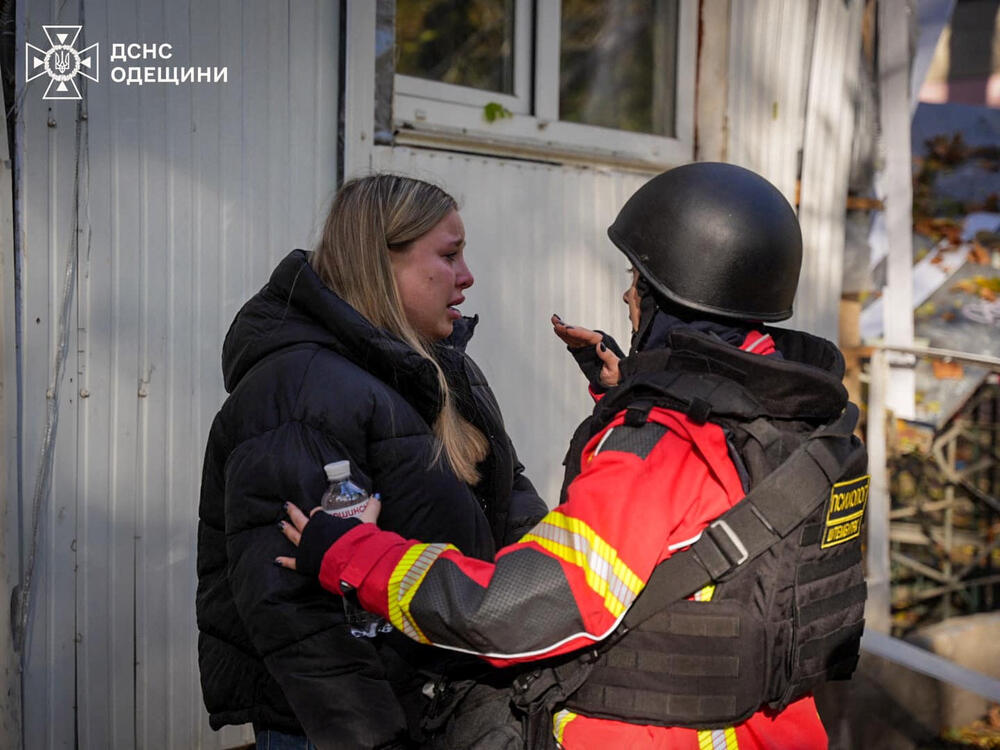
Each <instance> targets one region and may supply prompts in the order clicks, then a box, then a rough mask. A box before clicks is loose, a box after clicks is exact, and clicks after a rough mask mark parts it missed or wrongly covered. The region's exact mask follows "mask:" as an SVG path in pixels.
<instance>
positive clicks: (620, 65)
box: [559, 0, 677, 136]
mask: <svg viewBox="0 0 1000 750" xmlns="http://www.w3.org/2000/svg"><path fill="white" fill-rule="evenodd" d="M560 27H561V33H560V36H561V39H560V54H559V119H560V120H568V121H570V122H579V123H583V124H586V125H599V126H601V127H605V128H614V129H616V130H629V131H632V132H637V133H651V134H653V135H663V136H673V135H674V133H675V127H674V93H675V92H674V90H675V79H676V72H675V71H676V55H677V44H676V43H677V2H676V0H562V18H561V24H560Z"/></svg>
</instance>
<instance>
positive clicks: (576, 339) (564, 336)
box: [551, 314, 625, 390]
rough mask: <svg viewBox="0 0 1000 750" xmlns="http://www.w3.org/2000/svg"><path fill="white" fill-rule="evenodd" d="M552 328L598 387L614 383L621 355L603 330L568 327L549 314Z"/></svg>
mask: <svg viewBox="0 0 1000 750" xmlns="http://www.w3.org/2000/svg"><path fill="white" fill-rule="evenodd" d="M551 320H552V331H553V333H555V335H556V336H558V337H559V339H560V340H561V341H562V342H563V343H564V344H566V346H567V347H569V350H570V354H572V355H573V359H575V360H576V363H577V365H579V367H580V370H582V371H583V374H584V376H586V378H587V380H588V381H589V382H590V384H591V385H592V386H594V387H595V388H597V389H598V390H603V389H605V388H611V387H613V386H616V385H618V382H619V381H620V380H621V373H620V372H619V370H618V361H619V360H620V359H621V358H622V357H624V356H625V354H624V352H622V350H621V349H620V348H619V346H618V344H617V342H616V341H615V340H614V339H613V338H612V337H611V336H608V335H607V334H606V333H604V331H592V330H590V329H589V328H584V327H583V326H569V325H566V323H565V322H564V321H563V319H562V318H560V317H559V316H558V315H555V314H553V316H552V318H551Z"/></svg>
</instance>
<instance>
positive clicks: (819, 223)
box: [789, 0, 863, 341]
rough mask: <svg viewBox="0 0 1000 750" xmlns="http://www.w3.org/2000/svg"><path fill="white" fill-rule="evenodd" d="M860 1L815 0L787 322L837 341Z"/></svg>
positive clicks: (858, 44)
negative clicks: (799, 247) (798, 246)
mask: <svg viewBox="0 0 1000 750" xmlns="http://www.w3.org/2000/svg"><path fill="white" fill-rule="evenodd" d="M862 9H863V3H862V2H861V0H851V1H850V2H849V3H847V4H846V5H845V3H844V2H843V0H820V3H819V12H818V14H817V18H816V33H815V37H814V42H813V55H812V66H811V71H810V80H809V101H808V106H807V109H806V130H805V139H804V144H803V160H802V190H801V199H800V204H799V221H800V223H801V224H802V244H803V258H802V275H801V277H800V279H799V294H798V300H797V304H796V313H795V317H794V318H792V320H791V321H789V325H791V326H793V327H796V328H803V329H805V330H808V331H811V332H813V333H816V334H818V335H820V336H824V337H826V338H828V339H832V340H834V341H836V339H837V335H838V331H837V327H838V318H839V312H840V293H841V287H842V281H843V274H844V267H843V266H844V242H845V227H844V222H845V215H846V205H847V182H848V177H849V172H850V158H851V144H852V138H853V135H854V107H855V98H856V97H855V91H856V89H857V85H858V66H859V64H860V61H861V14H862Z"/></svg>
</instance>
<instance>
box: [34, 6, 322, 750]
mask: <svg viewBox="0 0 1000 750" xmlns="http://www.w3.org/2000/svg"><path fill="white" fill-rule="evenodd" d="M83 7H84V10H85V13H86V20H85V22H84V35H85V37H86V43H87V44H91V43H93V42H99V43H100V44H101V48H102V50H101V51H102V54H101V64H102V67H104V70H103V71H102V81H101V83H99V84H93V83H92V84H90V85H89V88H88V90H87V92H86V99H85V105H84V106H85V108H86V112H87V115H88V117H87V119H86V120H85V121H82V122H81V125H82V144H83V145H82V147H81V148H80V149H77V147H76V145H75V137H74V130H75V127H76V125H77V108H76V107H75V106H74V105H73V104H72V103H69V102H56V103H52V106H51V107H49V106H46V105H47V104H49V103H46V102H42V100H41V95H42V91H44V82H43V83H41V84H38V83H33V84H31V85H30V86H28V87H27V90H26V91H24V90H23V88H24V87H23V84H22V86H21V88H22V90H21V91H19V95H23V110H22V116H21V117H22V123H23V125H22V132H23V136H24V139H23V141H22V142H23V144H24V146H23V152H22V154H21V162H22V170H23V171H22V179H21V182H20V186H19V187H20V190H21V194H22V196H23V202H22V204H21V205H22V210H21V214H20V217H19V226H20V231H21V236H22V239H23V242H24V264H25V267H26V271H25V274H26V277H25V320H26V326H25V328H26V330H25V363H24V379H23V382H24V384H25V406H24V415H25V416H24V421H25V430H24V434H23V445H24V455H25V461H24V466H23V467H22V468H23V475H24V477H25V485H26V495H27V496H28V497H29V498H30V492H31V487H32V486H33V484H34V477H35V471H36V466H37V463H38V457H39V449H40V445H41V430H42V427H43V425H44V415H45V390H46V388H47V387H48V385H49V384H50V382H51V380H52V372H53V366H52V360H53V358H54V354H53V353H54V351H55V346H56V342H55V337H56V333H57V328H56V325H57V321H56V318H57V313H58V310H59V305H60V299H61V289H60V284H61V280H62V278H63V276H64V269H65V267H66V264H67V261H68V260H69V258H70V257H71V255H70V250H71V247H72V244H71V240H72V237H73V236H74V233H75V232H76V230H77V226H76V224H75V222H74V218H73V209H74V203H75V201H74V189H75V180H74V173H75V170H76V169H77V167H78V166H79V169H80V206H81V211H80V220H79V232H80V235H79V236H80V242H81V246H80V256H79V262H80V265H79V275H78V279H77V284H76V288H75V292H76V295H77V296H76V298H75V304H74V313H73V320H72V321H71V322H72V329H71V330H72V331H73V335H72V337H71V341H70V352H71V358H70V366H69V368H68V371H67V377H66V382H65V383H63V384H62V389H61V391H60V397H61V401H60V405H61V409H60V422H59V433H58V440H57V444H56V448H57V454H56V462H55V464H54V466H55V471H54V476H53V489H52V492H51V494H50V496H49V497H48V498H46V502H45V504H44V508H45V511H44V516H43V534H42V538H41V542H42V546H41V548H40V552H39V558H40V564H39V571H38V576H37V587H36V590H35V592H34V596H33V601H34V607H33V614H32V618H31V624H30V637H29V638H30V641H29V645H28V648H29V653H28V658H27V674H26V678H25V682H26V691H25V711H26V716H25V719H26V720H25V737H26V745H27V747H31V748H49V747H73V746H74V745H75V744H76V743H77V742H78V744H79V746H80V747H83V748H107V747H115V748H127V747H132V746H138V747H147V748H189V747H226V746H232V745H235V744H238V743H240V742H242V741H243V740H245V739H246V738H247V736H248V735H247V732H246V730H228V731H225V732H222V733H214V732H212V731H211V730H210V729H209V728H208V725H207V719H206V717H205V712H204V708H203V706H202V702H201V691H200V689H199V687H198V671H197V664H196V637H197V634H196V630H195V622H194V592H195V570H194V566H195V542H196V540H195V527H196V519H197V498H198V485H199V480H200V471H201V459H202V451H203V449H204V443H205V438H206V435H207V431H208V427H209V425H210V423H211V419H212V416H213V414H214V412H215V411H216V410H217V408H218V406H219V405H220V404H221V402H222V399H223V396H224V393H223V390H222V383H221V373H220V371H219V352H220V348H221V342H222V339H223V336H224V335H225V332H226V329H227V327H228V325H229V322H230V320H231V319H232V316H233V315H234V314H235V312H236V310H237V309H238V308H239V306H240V305H241V304H242V303H243V302H244V301H245V300H246V299H247V297H248V296H249V295H250V294H252V293H253V292H254V291H255V290H256V289H257V288H259V287H260V286H261V285H262V284H263V283H264V282H265V281H266V279H267V275H268V273H269V272H270V270H271V268H272V267H273V265H274V263H275V261H276V260H277V259H279V258H280V257H281V256H283V255H284V254H285V253H286V252H287V251H288V250H289V249H291V248H292V247H295V246H306V245H308V244H310V242H311V236H313V232H314V226H315V224H316V222H317V221H318V219H319V218H320V217H321V215H322V212H323V211H324V209H325V206H326V203H327V202H328V199H329V197H330V196H331V194H332V192H333V189H334V185H335V176H336V127H337V101H336V90H337V74H336V60H337V49H336V45H337V39H338V33H337V29H338V21H337V17H336V14H337V4H336V3H327V2H322V1H320V0H316V2H312V3H302V2H294V3H293V2H285V3H274V2H267V1H266V0H255V1H254V2H242V3H241V2H236V1H235V0H229V1H225V2H211V3H205V2H182V3H179V4H178V3H168V2H165V0H145V1H144V2H141V3H133V2H110V3H99V2H87V1H85V2H84V3H83ZM19 13H20V18H19V27H18V28H19V33H20V38H19V42H22V43H23V41H30V42H32V43H35V44H39V45H41V44H44V43H45V39H44V37H43V36H41V29H40V27H41V25H42V24H43V23H79V20H78V19H77V18H76V17H71V16H69V15H68V14H67V13H63V14H62V15H59V16H58V17H55V16H49V15H46V14H45V13H44V11H43V10H42V9H38V8H24V7H23V6H22V7H21V8H19ZM112 42H150V43H151V42H157V43H161V42H162V43H168V44H171V45H173V58H172V59H171V60H170V61H169V63H164V62H161V61H152V62H150V61H141V62H139V63H137V64H140V65H146V64H153V65H161V64H169V65H171V66H173V65H177V66H187V65H194V66H213V67H214V66H219V67H221V66H227V67H228V69H229V79H228V83H227V84H221V83H219V84H205V83H201V84H195V85H182V86H173V85H147V86H143V87H138V86H131V87H126V86H124V85H121V84H114V83H112V82H111V81H110V80H109V78H108V74H109V73H110V68H109V67H108V62H109V56H110V50H111V43H112ZM78 46H79V45H78ZM22 49H23V46H22ZM19 69H21V68H19ZM49 117H51V118H52V121H53V123H52V126H51V127H50V126H49V125H47V120H48V119H49ZM77 157H79V165H78V163H77V162H78V159H77ZM36 318H37V320H38V322H37V323H36V322H35V321H36ZM81 391H85V392H86V395H87V397H86V398H84V399H83V400H80V401H79V403H78V394H79V393H80V392H81ZM29 523H30V521H29V519H26V522H25V524H26V526H27V525H28V524H29ZM29 535H30V529H28V528H26V529H25V537H26V538H28V537H29ZM74 676H75V677H74ZM74 707H76V716H77V718H78V727H74V722H73V717H74Z"/></svg>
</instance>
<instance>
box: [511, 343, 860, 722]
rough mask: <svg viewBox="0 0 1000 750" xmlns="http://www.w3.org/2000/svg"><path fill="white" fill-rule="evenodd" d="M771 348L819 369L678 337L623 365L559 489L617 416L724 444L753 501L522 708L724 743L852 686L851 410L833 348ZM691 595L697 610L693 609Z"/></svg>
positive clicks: (855, 506)
mask: <svg viewBox="0 0 1000 750" xmlns="http://www.w3.org/2000/svg"><path fill="white" fill-rule="evenodd" d="M772 333H774V334H775V338H776V339H778V341H779V348H781V350H782V351H784V349H785V348H786V347H787V348H789V349H793V350H795V349H798V350H799V351H798V352H797V353H798V354H799V355H800V356H801V355H803V354H805V355H806V356H805V357H804V359H805V360H806V361H810V360H812V361H816V360H817V359H818V360H819V361H818V362H817V363H818V364H819V365H820V366H821V367H822V368H823V369H817V368H816V367H813V366H807V365H803V364H801V363H799V362H794V361H783V360H780V359H779V360H773V359H767V358H764V357H760V356H758V355H753V354H747V353H744V352H739V351H738V350H735V349H734V348H733V347H729V346H727V345H724V344H722V343H719V342H713V341H712V340H710V339H709V338H708V337H706V336H704V335H701V334H693V333H681V334H678V333H674V334H673V335H672V337H671V343H672V349H671V350H658V351H654V352H648V353H644V354H640V355H638V356H637V357H633V358H630V360H628V369H627V371H626V372H624V373H623V383H622V386H620V387H619V388H618V389H615V390H613V391H611V392H609V393H608V395H607V396H605V398H604V399H603V400H602V401H601V402H600V403H599V404H598V406H597V408H596V409H595V413H594V415H593V417H592V418H591V419H590V420H589V421H588V422H585V423H584V424H583V425H581V427H580V429H579V430H578V431H577V434H576V435H575V436H574V440H573V442H572V443H571V446H570V452H569V454H568V456H567V462H566V463H567V479H566V483H565V484H564V490H565V486H567V485H568V483H569V481H571V480H572V478H573V476H575V473H576V471H578V467H579V466H580V455H581V452H582V449H583V447H584V445H586V443H587V442H588V441H589V439H590V437H591V436H593V435H595V434H597V432H599V431H600V430H601V429H602V428H603V427H604V426H605V425H606V424H607V423H608V422H609V421H610V419H611V418H613V417H614V415H616V414H618V413H620V412H621V411H622V410H623V409H625V410H626V416H625V425H623V426H622V428H624V429H642V426H643V425H644V424H645V422H646V417H647V415H648V414H649V411H650V409H652V408H653V407H657V406H659V407H665V408H669V409H672V410H675V411H680V412H682V413H685V414H687V415H688V417H689V419H691V420H692V421H695V422H697V423H704V422H706V421H709V422H713V423H715V424H717V425H719V426H720V427H721V428H722V429H723V430H724V432H725V434H726V437H727V441H728V445H729V449H730V457H731V458H732V460H733V462H734V464H736V467H737V470H738V472H739V473H740V476H741V479H742V480H743V484H744V488H745V489H746V490H747V495H746V496H745V497H744V498H743V499H742V500H740V502H738V503H737V504H736V505H734V506H733V507H732V508H730V509H729V510H728V511H727V512H726V513H724V514H723V515H721V516H720V517H719V518H717V519H715V520H714V521H713V522H712V523H710V524H709V526H708V527H706V529H705V530H704V531H703V533H702V535H701V537H700V538H699V539H698V540H697V541H696V542H695V543H694V544H693V545H692V546H691V547H689V548H687V549H685V550H683V551H680V552H676V553H674V555H673V556H672V557H670V558H668V559H667V560H665V561H663V562H662V563H660V565H658V566H657V568H656V569H655V570H654V572H653V575H652V576H651V578H650V580H649V581H648V582H647V585H646V587H645V588H644V590H643V592H642V593H641V594H640V596H639V597H638V598H637V599H636V601H635V602H634V603H633V604H632V607H631V608H630V609H629V611H628V612H627V613H626V615H625V618H624V620H623V622H622V624H621V625H620V626H619V628H618V629H617V631H616V632H615V633H614V634H613V635H612V636H610V637H609V638H608V639H606V641H604V642H603V643H602V644H601V645H600V646H599V647H598V648H597V649H595V650H594V651H592V652H591V653H590V654H589V655H587V656H585V657H583V658H577V659H576V660H575V662H572V663H570V662H567V663H565V664H562V665H559V666H557V667H554V668H549V669H546V670H536V671H535V672H533V673H530V674H526V675H523V676H522V677H521V678H519V679H518V681H516V683H515V688H514V692H515V703H517V704H519V705H521V706H522V707H523V708H524V709H525V710H526V711H527V712H529V713H530V712H531V711H532V710H533V709H535V710H537V709H538V708H540V707H541V705H542V704H543V703H545V704H547V705H548V707H549V709H551V708H553V707H554V706H555V705H562V706H565V707H566V708H569V709H570V710H572V711H575V712H579V713H582V714H585V715H587V716H594V717H601V718H607V719H615V720H619V721H628V722H634V723H641V724H655V725H669V726H681V727H690V728H695V729H715V728H720V727H724V726H731V725H733V724H735V723H739V722H740V721H743V720H745V719H747V718H749V717H750V716H751V715H752V714H754V713H755V712H756V711H758V710H760V709H761V708H762V707H765V706H767V707H770V708H772V709H774V710H781V709H783V708H785V706H787V705H788V704H789V703H791V702H792V701H794V700H796V699H798V698H800V697H802V696H803V695H805V694H806V693H808V692H809V691H811V690H812V689H813V688H814V687H816V686H817V685H818V684H820V683H822V682H823V681H825V680H828V679H843V678H847V677H850V675H851V674H852V673H853V671H854V668H855V666H856V664H857V659H858V652H859V646H860V638H861V634H862V631H863V627H864V619H863V615H864V601H865V596H866V588H865V582H864V575H863V567H862V556H861V538H860V533H861V521H862V519H863V514H864V509H865V505H866V500H867V492H868V478H867V477H866V476H864V473H865V471H866V468H867V455H866V453H865V450H864V448H863V446H862V445H861V443H860V441H859V440H858V439H857V438H856V437H855V436H853V435H852V431H853V429H854V426H855V423H856V420H857V409H856V407H854V406H853V405H852V404H848V403H847V399H846V393H845V392H844V390H843V388H842V386H841V385H840V382H839V379H840V376H841V374H842V359H841V358H840V354H839V351H837V350H836V349H835V347H833V346H832V345H830V344H829V343H827V342H825V341H823V340H822V339H817V338H815V337H811V336H808V335H807V334H800V333H798V332H794V331H788V332H782V333H779V332H777V331H773V332H772ZM803 350H804V351H803ZM824 369H825V370H826V371H825V372H824ZM622 428H618V427H616V428H615V429H622ZM664 502H670V499H669V498H664ZM711 587H714V590H713V589H712V588H711ZM696 592H702V595H701V596H699V597H697V598H698V599H699V600H698V601H695V600H692V599H689V598H688V597H690V596H692V595H693V594H695V593H696ZM708 592H710V598H709V596H705V594H706V593H708ZM705 599H708V600H707V601H706V600H705ZM543 696H544V698H543Z"/></svg>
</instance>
